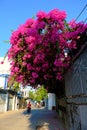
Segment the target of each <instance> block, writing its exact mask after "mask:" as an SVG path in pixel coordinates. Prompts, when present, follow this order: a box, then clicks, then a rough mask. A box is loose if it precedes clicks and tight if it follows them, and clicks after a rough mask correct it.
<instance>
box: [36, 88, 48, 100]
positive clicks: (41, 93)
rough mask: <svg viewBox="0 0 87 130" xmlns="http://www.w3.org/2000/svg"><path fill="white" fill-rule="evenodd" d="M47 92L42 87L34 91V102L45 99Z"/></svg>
mask: <svg viewBox="0 0 87 130" xmlns="http://www.w3.org/2000/svg"><path fill="white" fill-rule="evenodd" d="M47 95H48V94H47V90H46V89H45V88H44V86H41V87H39V88H37V89H36V92H35V100H36V101H41V100H43V99H44V98H47Z"/></svg>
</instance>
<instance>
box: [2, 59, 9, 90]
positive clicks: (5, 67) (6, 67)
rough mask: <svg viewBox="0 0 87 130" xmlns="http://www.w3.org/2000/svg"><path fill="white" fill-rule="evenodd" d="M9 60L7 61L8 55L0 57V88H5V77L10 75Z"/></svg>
mask: <svg viewBox="0 0 87 130" xmlns="http://www.w3.org/2000/svg"><path fill="white" fill-rule="evenodd" d="M10 66H11V65H10V62H9V61H8V57H6V58H5V59H4V58H3V57H0V88H2V89H6V87H7V79H8V76H9V75H10Z"/></svg>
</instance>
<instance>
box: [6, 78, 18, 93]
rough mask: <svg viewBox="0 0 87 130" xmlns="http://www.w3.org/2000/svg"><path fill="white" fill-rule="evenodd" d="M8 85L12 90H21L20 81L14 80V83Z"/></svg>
mask: <svg viewBox="0 0 87 130" xmlns="http://www.w3.org/2000/svg"><path fill="white" fill-rule="evenodd" d="M8 87H9V88H10V89H12V90H15V91H17V92H18V91H19V89H20V87H19V83H18V82H16V81H14V82H13V83H12V84H11V83H8Z"/></svg>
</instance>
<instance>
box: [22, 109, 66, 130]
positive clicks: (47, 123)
mask: <svg viewBox="0 0 87 130" xmlns="http://www.w3.org/2000/svg"><path fill="white" fill-rule="evenodd" d="M23 114H24V116H26V118H27V119H28V121H29V130H65V129H64V128H63V126H62V125H61V122H60V120H59V119H58V116H57V113H56V112H55V111H49V110H47V109H32V110H31V113H29V114H28V113H27V110H25V111H24V112H23Z"/></svg>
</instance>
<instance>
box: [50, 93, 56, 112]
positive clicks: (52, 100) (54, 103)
mask: <svg viewBox="0 0 87 130" xmlns="http://www.w3.org/2000/svg"><path fill="white" fill-rule="evenodd" d="M53 106H56V100H55V94H54V93H48V110H52V107H53Z"/></svg>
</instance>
